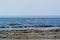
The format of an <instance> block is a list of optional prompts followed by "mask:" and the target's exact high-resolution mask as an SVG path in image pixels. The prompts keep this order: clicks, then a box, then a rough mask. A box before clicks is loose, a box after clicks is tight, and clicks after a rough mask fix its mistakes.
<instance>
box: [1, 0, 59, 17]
mask: <svg viewBox="0 0 60 40" xmlns="http://www.w3.org/2000/svg"><path fill="white" fill-rule="evenodd" d="M0 17H60V0H0Z"/></svg>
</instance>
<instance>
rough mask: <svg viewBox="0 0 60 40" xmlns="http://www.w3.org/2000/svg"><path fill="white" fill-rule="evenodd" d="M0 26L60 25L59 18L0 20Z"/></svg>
mask: <svg viewBox="0 0 60 40" xmlns="http://www.w3.org/2000/svg"><path fill="white" fill-rule="evenodd" d="M0 24H32V25H34V24H35V25H41V24H42V25H44V24H47V25H50V24H51V25H56V24H57V25H60V18H0ZM0 30H24V28H0Z"/></svg>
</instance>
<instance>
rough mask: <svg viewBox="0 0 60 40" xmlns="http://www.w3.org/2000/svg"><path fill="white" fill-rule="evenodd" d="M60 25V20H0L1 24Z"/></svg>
mask: <svg viewBox="0 0 60 40" xmlns="http://www.w3.org/2000/svg"><path fill="white" fill-rule="evenodd" d="M13 23H16V24H60V18H0V24H13Z"/></svg>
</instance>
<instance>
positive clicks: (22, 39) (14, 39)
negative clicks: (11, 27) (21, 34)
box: [0, 39, 60, 40]
mask: <svg viewBox="0 0 60 40" xmlns="http://www.w3.org/2000/svg"><path fill="white" fill-rule="evenodd" d="M0 40H60V39H0Z"/></svg>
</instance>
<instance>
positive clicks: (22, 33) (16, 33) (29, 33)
mask: <svg viewBox="0 0 60 40" xmlns="http://www.w3.org/2000/svg"><path fill="white" fill-rule="evenodd" d="M42 29H43V28H42ZM0 38H16V39H25V38H27V39H37V38H47V39H57V38H60V29H51V30H39V29H27V30H0Z"/></svg>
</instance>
